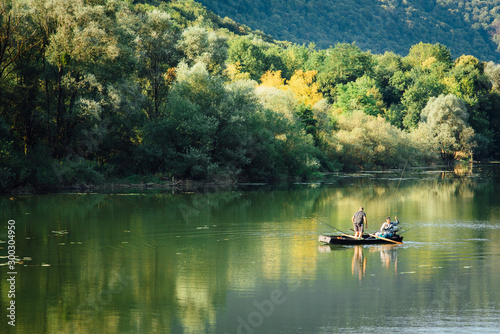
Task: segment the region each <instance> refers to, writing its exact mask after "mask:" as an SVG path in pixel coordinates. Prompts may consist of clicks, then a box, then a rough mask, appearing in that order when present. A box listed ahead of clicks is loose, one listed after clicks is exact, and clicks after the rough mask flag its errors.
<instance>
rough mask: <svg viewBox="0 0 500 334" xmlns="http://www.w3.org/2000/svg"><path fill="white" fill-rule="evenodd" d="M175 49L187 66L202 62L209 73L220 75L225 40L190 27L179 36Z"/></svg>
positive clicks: (203, 30)
mask: <svg viewBox="0 0 500 334" xmlns="http://www.w3.org/2000/svg"><path fill="white" fill-rule="evenodd" d="M177 48H178V49H179V50H180V52H181V53H182V54H183V55H184V58H183V59H184V61H185V62H187V63H188V64H189V65H191V66H192V65H194V64H196V63H197V62H204V63H205V64H206V65H207V69H208V70H209V71H210V73H213V74H221V73H222V72H223V70H224V62H225V61H226V58H227V38H226V37H223V36H219V35H218V34H217V33H215V32H214V31H210V32H209V31H208V30H207V29H205V28H202V27H200V26H191V27H188V28H186V29H184V31H183V32H182V34H181V37H180V39H179V41H178V42H177Z"/></svg>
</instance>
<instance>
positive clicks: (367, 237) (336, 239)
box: [318, 234, 403, 245]
mask: <svg viewBox="0 0 500 334" xmlns="http://www.w3.org/2000/svg"><path fill="white" fill-rule="evenodd" d="M318 241H319V242H324V243H325V244H332V245H375V244H401V243H402V242H403V237H402V236H400V235H398V234H394V235H393V236H392V237H390V238H383V237H379V236H376V235H373V234H363V238H361V239H357V238H355V237H354V236H352V235H348V234H342V235H320V236H319V238H318Z"/></svg>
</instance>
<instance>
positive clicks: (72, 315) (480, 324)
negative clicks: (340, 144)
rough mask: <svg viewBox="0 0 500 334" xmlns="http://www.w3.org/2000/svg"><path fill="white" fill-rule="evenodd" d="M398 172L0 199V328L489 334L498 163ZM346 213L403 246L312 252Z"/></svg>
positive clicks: (496, 266)
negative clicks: (395, 235) (385, 228)
mask: <svg viewBox="0 0 500 334" xmlns="http://www.w3.org/2000/svg"><path fill="white" fill-rule="evenodd" d="M401 172H402V171H401V170H399V171H395V172H393V173H389V172H378V173H365V174H352V175H335V176H331V177H329V178H328V179H327V180H325V181H323V182H321V183H313V184H300V185H299V184H296V185H292V186H287V187H281V188H272V187H268V186H261V185H246V186H245V187H244V189H238V190H233V191H218V192H213V191H206V192H201V193H185V192H184V193H183V192H173V193H172V192H171V191H170V192H165V191H164V192H162V193H148V194H143V193H135V194H56V195H37V196H4V197H0V208H1V212H0V218H1V222H0V223H1V225H0V242H1V243H0V255H1V256H2V259H0V263H2V264H4V263H6V262H7V260H8V259H6V258H5V257H6V256H7V255H8V252H7V245H8V243H7V241H8V226H9V223H8V221H9V220H13V221H14V222H12V221H11V224H15V232H16V234H15V241H16V256H17V257H18V259H19V260H20V261H19V263H17V264H16V265H15V272H16V274H15V275H11V274H8V273H9V272H11V269H9V268H8V266H6V265H2V266H1V267H0V273H1V282H0V316H1V317H0V332H2V333H222V334H225V333H245V334H249V333H383V332H384V333H385V332H387V333H429V332H430V333H460V332H461V333H488V332H490V333H493V332H495V333H498V331H499V328H500V320H499V319H500V290H499V289H498V287H499V284H500V242H499V240H500V195H499V190H500V165H495V164H488V165H480V164H478V165H474V167H473V169H472V170H471V169H468V166H466V167H465V168H463V169H457V170H455V171H445V170H436V169H407V170H406V171H405V173H404V175H403V174H402V173H401ZM402 175H403V177H402V178H401V176H402ZM398 185H399V187H398ZM360 205H362V206H364V207H365V212H366V213H367V216H368V222H369V226H368V230H369V231H372V232H373V231H375V230H377V229H378V228H379V227H380V225H381V224H382V222H383V221H384V219H385V217H386V216H387V215H390V216H391V217H393V216H394V214H395V213H396V210H397V213H398V217H399V220H400V221H401V224H402V229H403V230H407V232H405V233H404V234H403V236H404V237H405V239H404V243H403V244H402V245H387V246H364V247H363V246H355V247H353V246H350V247H342V246H329V245H321V244H320V243H319V242H318V241H317V238H318V235H320V234H325V233H328V234H334V233H335V232H336V231H335V230H333V229H332V228H330V227H328V226H327V225H325V224H323V223H320V222H319V221H322V222H324V223H326V224H329V225H332V226H334V227H336V228H338V229H340V230H344V231H349V228H351V227H352V225H351V222H350V219H351V216H352V214H353V213H354V212H355V211H357V208H358V207H359V206H360ZM314 218H315V219H314ZM11 276H14V277H15V284H14V285H12V284H10V283H12V282H11V281H7V279H8V278H10V277H11ZM12 287H14V288H15V297H9V290H11V289H12ZM13 300H14V301H15V325H16V326H15V328H14V327H12V326H10V325H9V324H8V323H7V322H8V321H11V320H10V319H9V318H8V317H7V316H8V315H9V314H10V313H9V312H10V311H9V310H7V308H8V307H9V306H10V305H11V304H10V303H11V302H12V301H13Z"/></svg>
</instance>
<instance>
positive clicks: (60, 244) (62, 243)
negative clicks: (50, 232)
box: [58, 242, 66, 246]
mask: <svg viewBox="0 0 500 334" xmlns="http://www.w3.org/2000/svg"><path fill="white" fill-rule="evenodd" d="M58 245H59V246H64V245H66V243H65V242H60V243H58Z"/></svg>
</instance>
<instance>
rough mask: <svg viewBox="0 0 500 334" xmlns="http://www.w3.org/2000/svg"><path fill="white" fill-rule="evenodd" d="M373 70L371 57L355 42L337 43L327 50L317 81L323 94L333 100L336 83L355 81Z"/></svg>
mask: <svg viewBox="0 0 500 334" xmlns="http://www.w3.org/2000/svg"><path fill="white" fill-rule="evenodd" d="M372 70H373V57H372V55H371V54H369V53H367V52H363V51H361V50H360V49H359V48H358V47H357V46H356V45H355V44H337V45H336V46H335V47H334V48H333V49H330V50H328V51H327V56H326V59H325V61H324V63H323V64H322V66H321V67H320V69H319V73H318V77H317V78H318V83H319V85H320V91H321V92H322V93H323V95H324V96H325V97H326V98H327V99H329V101H330V102H333V100H334V98H335V95H336V90H337V85H339V84H347V83H348V82H350V81H355V80H356V79H357V78H360V77H362V76H363V75H365V74H368V75H370V74H371V73H372Z"/></svg>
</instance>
